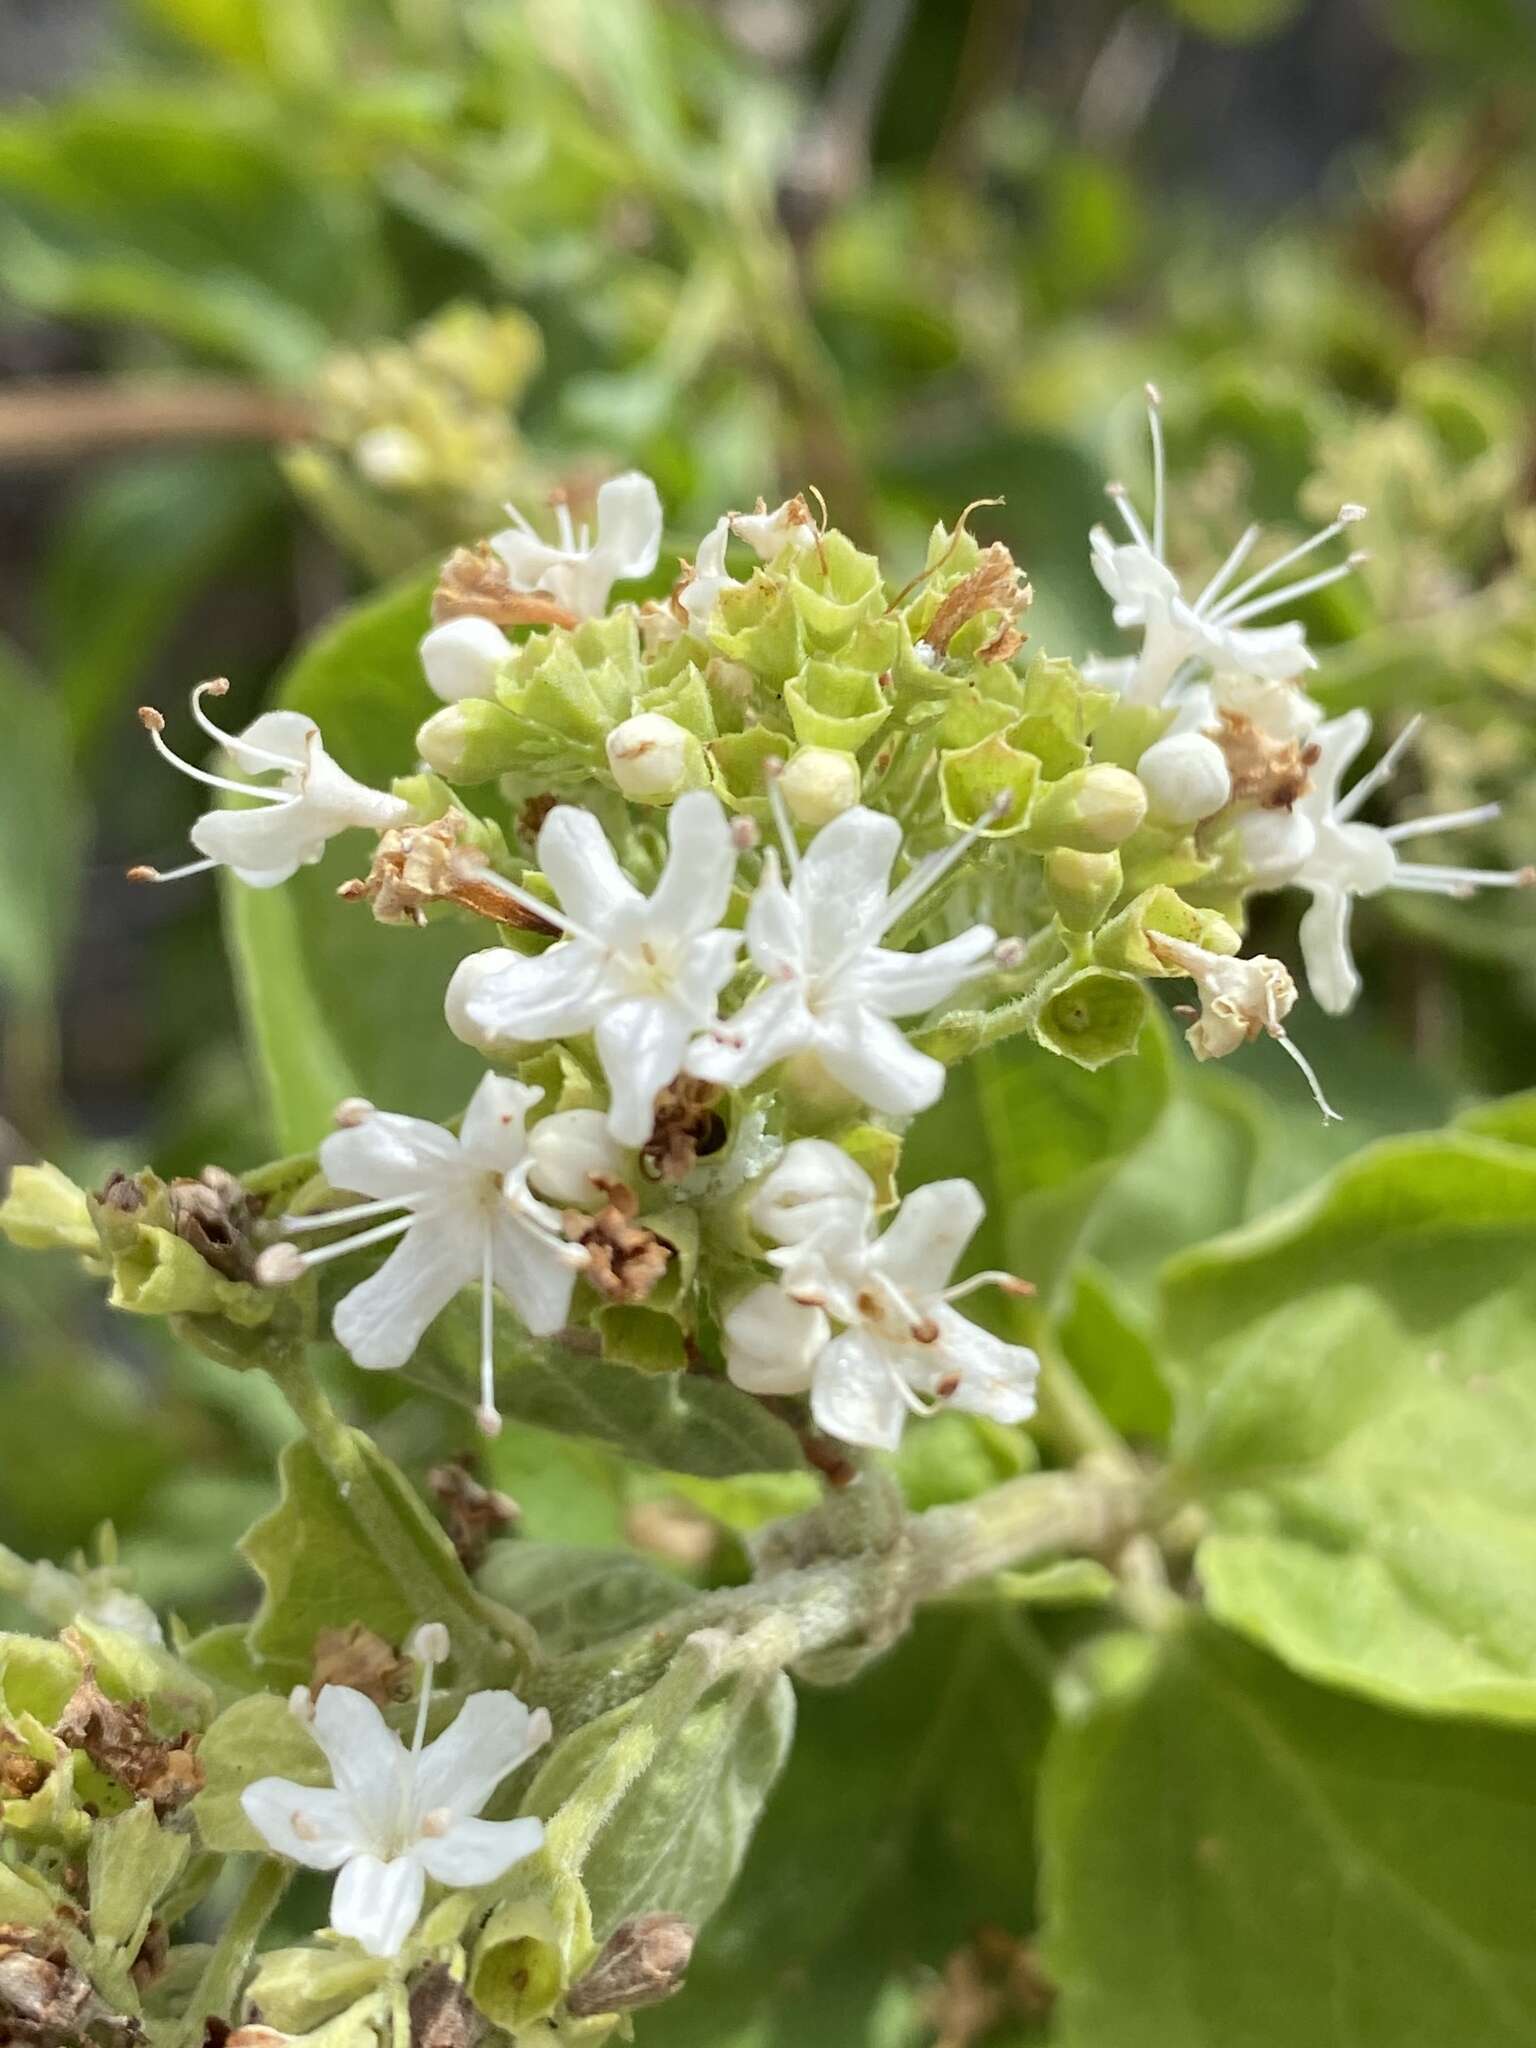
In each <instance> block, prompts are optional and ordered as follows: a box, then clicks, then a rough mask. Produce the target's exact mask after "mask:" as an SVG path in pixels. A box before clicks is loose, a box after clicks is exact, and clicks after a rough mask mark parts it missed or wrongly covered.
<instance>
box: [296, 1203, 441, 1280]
mask: <svg viewBox="0 0 1536 2048" xmlns="http://www.w3.org/2000/svg"><path fill="white" fill-rule="evenodd" d="M415 1220H416V1218H415V1217H414V1216H413V1215H408V1216H396V1217H395V1218H394V1219H393V1220H392V1221H391V1222H389V1223H381V1224H379V1225H378V1227H377V1228H376V1229H374V1230H360V1231H359V1232H358V1234H357V1236H356V1237H347V1238H343V1239H342V1240H341V1242H340V1243H339V1244H322V1245H317V1246H316V1248H315V1250H314V1251H312V1252H299V1253H298V1254H297V1258H298V1260H299V1263H300V1264H301V1265H302V1266H303V1267H304V1269H305V1271H306V1272H307V1271H308V1270H309V1268H310V1267H311V1266H323V1265H325V1264H326V1263H327V1262H328V1261H329V1260H331V1259H339V1258H341V1257H342V1255H343V1254H344V1253H346V1252H360V1251H362V1250H363V1249H364V1248H365V1247H366V1246H368V1245H370V1244H382V1243H383V1242H384V1240H385V1238H386V1237H398V1236H399V1234H400V1232H401V1231H402V1230H409V1229H410V1227H411V1225H412V1224H413V1223H414V1222H415ZM272 1249H273V1250H274V1251H276V1250H278V1249H279V1247H278V1246H276V1245H274V1246H273V1247H272ZM287 1249H288V1250H292V1246H288V1247H287ZM263 1257H265V1253H263Z"/></svg>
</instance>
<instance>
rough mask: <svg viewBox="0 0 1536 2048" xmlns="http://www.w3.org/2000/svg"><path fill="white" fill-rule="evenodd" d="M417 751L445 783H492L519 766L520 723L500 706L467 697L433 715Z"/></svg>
mask: <svg viewBox="0 0 1536 2048" xmlns="http://www.w3.org/2000/svg"><path fill="white" fill-rule="evenodd" d="M416 751H417V753H418V754H420V756H421V758H422V760H423V761H425V762H426V764H427V766H428V767H429V768H430V769H431V770H432V772H433V774H434V775H441V776H442V778H443V780H444V781H445V782H454V783H463V782H491V781H494V780H495V778H496V777H497V776H498V775H505V774H506V773H507V772H508V770H509V769H512V768H515V767H516V766H517V760H518V726H517V721H516V719H515V718H513V717H512V715H511V713H510V712H508V711H504V710H503V709H502V707H501V705H499V704H493V703H490V702H489V701H488V700H486V699H485V698H483V697H464V698H461V699H460V700H459V701H458V702H457V703H455V704H449V705H446V706H445V707H444V708H443V710H441V711H437V712H434V713H433V715H432V717H430V718H429V719H428V720H427V722H426V724H425V725H424V726H422V728H421V729H420V731H419V732H418V733H417V735H416Z"/></svg>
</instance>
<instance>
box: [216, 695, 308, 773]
mask: <svg viewBox="0 0 1536 2048" xmlns="http://www.w3.org/2000/svg"><path fill="white" fill-rule="evenodd" d="M228 691H229V683H228V680H227V679H226V678H225V677H224V676H216V677H214V679H213V681H212V682H207V683H199V684H198V686H197V688H196V689H195V690H194V691H193V692H192V716H193V718H194V719H196V721H197V723H198V724H199V725H200V726H201V727H202V729H203V731H204V732H205V733H207V735H208V737H209V738H210V739H211V740H217V741H218V743H219V745H220V746H221V747H223V748H225V749H226V750H232V749H233V748H235V747H237V746H238V747H240V748H241V749H242V750H243V751H244V752H245V753H247V754H250V755H252V756H253V757H254V758H255V759H257V760H258V761H265V762H266V763H267V765H268V766H269V767H272V768H281V769H282V770H283V772H284V774H285V775H292V774H293V773H294V771H295V769H298V768H302V767H303V765H304V764H303V762H302V761H295V760H292V759H291V758H290V757H289V756H288V755H286V754H274V753H273V751H272V749H271V748H270V747H254V746H252V745H251V742H250V741H249V740H247V739H242V738H240V737H239V735H238V734H235V733H227V732H225V730H224V728H223V727H222V726H221V725H215V724H214V722H213V720H212V719H211V718H210V717H209V716H208V714H207V712H206V711H205V710H204V709H203V699H204V697H223V696H226V695H227V694H228Z"/></svg>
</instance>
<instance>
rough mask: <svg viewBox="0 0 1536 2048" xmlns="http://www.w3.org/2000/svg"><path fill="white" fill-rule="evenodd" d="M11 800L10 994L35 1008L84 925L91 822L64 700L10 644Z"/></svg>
mask: <svg viewBox="0 0 1536 2048" xmlns="http://www.w3.org/2000/svg"><path fill="white" fill-rule="evenodd" d="M0 725H3V727H4V731H5V755H6V797H5V803H4V805H3V806H0V875H3V876H4V887H3V888H0V988H4V989H5V990H6V991H7V992H8V993H9V994H10V995H11V996H12V997H13V998H15V999H16V1001H17V1002H18V1003H20V1004H22V1005H23V1006H27V1007H32V1008H35V1007H36V1006H38V1005H39V1004H41V1003H43V1002H44V1001H45V1000H46V998H47V997H48V995H49V993H50V992H51V990H52V988H53V983H54V978H55V976H56V975H57V973H58V970H59V963H60V961H61V959H62V958H63V954H64V949H65V947H66V945H67V944H68V943H69V938H70V934H71V931H72V929H73V926H74V920H75V900H76V891H77V887H78V883H79V879H80V875H81V872H82V862H83V860H84V855H85V836H86V819H85V813H84V810H83V808H82V803H81V797H80V792H79V790H78V788H77V787H76V784H75V777H74V769H73V765H72V763H71V758H70V750H69V737H68V733H67V731H66V729H65V723H64V715H63V706H62V703H61V700H60V698H59V696H58V694H57V693H56V692H55V691H52V690H43V689H40V688H39V687H38V685H37V684H36V683H34V682H33V681H32V680H31V679H30V677H28V676H27V675H26V674H25V672H24V671H23V669H22V666H21V663H20V662H19V660H18V659H17V658H16V656H15V655H14V654H13V653H12V652H11V650H10V649H9V648H7V647H5V646H3V645H0Z"/></svg>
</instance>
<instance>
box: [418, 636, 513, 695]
mask: <svg viewBox="0 0 1536 2048" xmlns="http://www.w3.org/2000/svg"><path fill="white" fill-rule="evenodd" d="M420 653H421V666H422V672H423V673H424V674H425V676H426V679H427V682H428V684H429V685H430V686H431V688H432V690H433V691H434V692H435V694H436V695H437V696H439V697H441V698H442V700H443V702H444V703H445V704H457V703H458V702H459V701H460V700H461V699H462V698H465V697H494V696H495V694H496V678H497V677H498V676H499V675H500V673H501V671H502V669H503V668H504V667H505V666H506V664H507V662H508V661H509V660H510V659H511V657H512V642H511V641H510V640H509V639H508V638H507V636H506V634H505V633H503V632H502V630H501V628H500V626H497V625H493V624H492V623H491V621H490V620H489V619H448V620H445V621H444V623H443V624H442V625H441V626H434V627H433V628H432V630H431V632H430V633H428V634H427V636H426V638H425V639H424V640H423V641H422V643H421V648H420Z"/></svg>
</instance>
